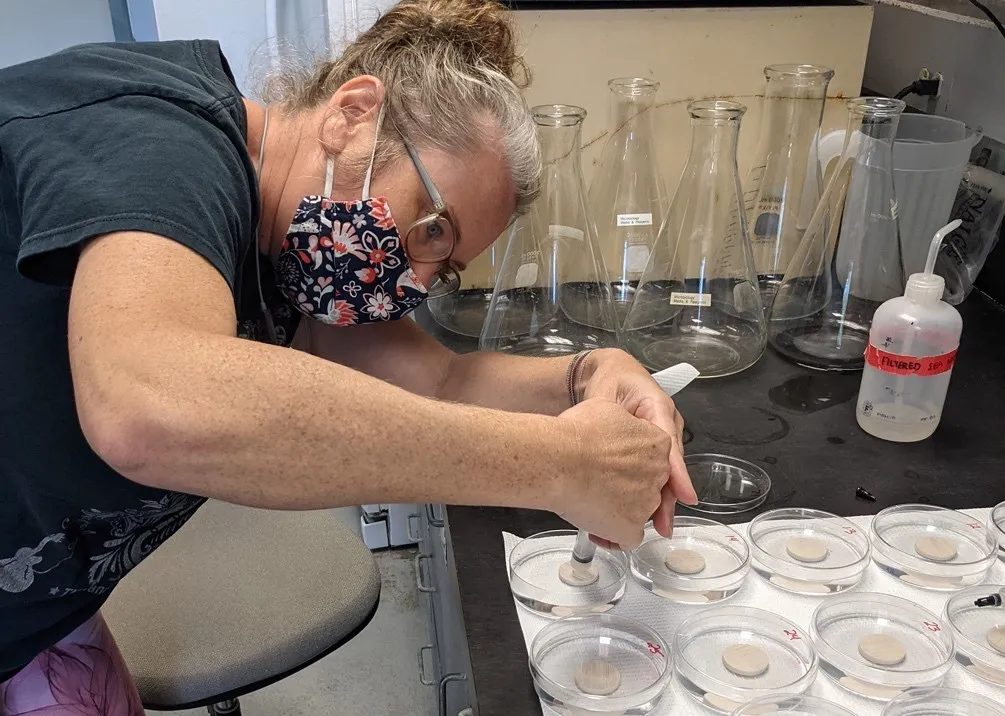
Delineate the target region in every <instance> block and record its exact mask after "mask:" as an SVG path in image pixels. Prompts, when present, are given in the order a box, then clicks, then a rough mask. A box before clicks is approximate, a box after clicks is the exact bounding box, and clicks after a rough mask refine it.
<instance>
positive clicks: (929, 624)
mask: <svg viewBox="0 0 1005 716" xmlns="http://www.w3.org/2000/svg"><path fill="white" fill-rule="evenodd" d="M921 623H922V624H924V625H925V628H926V629H928V631H942V627H940V626H939V625H938V624H936V623H935V622H921Z"/></svg>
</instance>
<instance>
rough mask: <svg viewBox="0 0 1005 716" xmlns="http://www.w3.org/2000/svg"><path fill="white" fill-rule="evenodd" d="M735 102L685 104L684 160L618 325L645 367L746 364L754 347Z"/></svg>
mask: <svg viewBox="0 0 1005 716" xmlns="http://www.w3.org/2000/svg"><path fill="white" fill-rule="evenodd" d="M745 111H746V108H745V107H744V106H743V105H742V104H739V103H737V102H728V101H724V100H703V101H698V102H692V103H691V104H689V105H688V112H689V113H690V115H691V149H690V152H689V153H688V158H687V163H686V165H685V167H684V172H683V174H682V175H681V179H680V184H679V185H678V187H677V193H676V194H675V195H674V198H673V202H672V203H671V204H670V209H669V211H668V212H667V216H666V220H665V221H664V222H663V226H662V228H661V229H660V234H659V238H658V240H657V241H656V245H655V246H654V247H653V252H652V255H651V256H650V258H649V264H648V265H647V266H646V270H645V272H644V273H643V275H642V278H641V280H640V281H639V287H638V289H637V291H636V293H635V300H634V301H633V302H632V305H631V308H630V309H629V311H628V316H627V317H626V319H625V323H624V326H623V329H622V330H623V338H624V341H625V346H626V347H627V348H628V350H629V351H630V352H631V353H632V355H634V356H635V357H636V358H637V359H638V360H639V361H640V362H641V363H642V364H643V365H645V366H646V368H648V369H649V370H652V371H656V370H662V369H663V368H667V367H669V366H672V365H675V364H677V363H681V362H685V363H690V364H691V365H693V366H694V367H695V368H697V369H698V370H699V371H700V372H701V377H702V378H714V377H718V376H723V375H730V374H732V373H737V372H739V371H741V370H743V369H744V368H747V367H749V366H751V365H753V364H754V363H755V362H756V361H757V359H758V358H759V357H760V356H761V354H762V353H763V352H764V346H765V341H766V335H767V334H766V330H765V317H764V311H763V309H762V308H761V297H760V293H759V292H758V289H757V275H756V274H755V273H754V259H753V256H752V254H751V249H750V239H749V237H748V235H747V218H746V214H745V212H744V210H743V202H742V199H741V189H740V179H739V171H738V170H737V166H736V143H737V138H738V136H739V133H740V119H741V118H742V117H743V113H744V112H745Z"/></svg>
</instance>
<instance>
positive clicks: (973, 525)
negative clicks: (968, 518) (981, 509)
mask: <svg viewBox="0 0 1005 716" xmlns="http://www.w3.org/2000/svg"><path fill="white" fill-rule="evenodd" d="M967 527H969V528H970V529H972V530H979V529H980V528H981V527H983V525H982V524H981V523H980V522H971V523H969V524H968V525H967Z"/></svg>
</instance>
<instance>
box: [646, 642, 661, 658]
mask: <svg viewBox="0 0 1005 716" xmlns="http://www.w3.org/2000/svg"><path fill="white" fill-rule="evenodd" d="M646 646H648V647H649V653H650V654H659V655H660V656H663V652H662V651H660V646H659V644H650V643H649V642H646Z"/></svg>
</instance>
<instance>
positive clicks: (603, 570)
mask: <svg viewBox="0 0 1005 716" xmlns="http://www.w3.org/2000/svg"><path fill="white" fill-rule="evenodd" d="M576 535H577V532H576V530H553V531H550V532H539V533H538V534H535V535H531V536H530V537H527V538H526V539H524V540H521V541H520V542H518V543H517V544H516V546H515V547H513V550H512V551H511V552H510V555H509V583H510V589H511V590H512V592H513V597H514V598H515V599H516V601H517V603H518V604H520V605H521V606H523V607H525V608H526V609H529V610H530V611H532V612H534V613H536V614H540V615H542V616H547V617H567V616H571V615H574V614H585V613H591V612H593V613H600V612H606V611H607V610H609V609H610V608H611V607H613V606H614V605H615V604H617V603H618V601H619V600H620V599H621V597H622V596H624V593H625V586H626V585H627V583H628V557H627V555H625V554H624V553H623V552H616V551H609V550H606V549H603V548H598V549H597V551H596V554H595V555H594V558H593V562H592V563H591V564H590V565H589V567H588V568H586V569H585V570H584V572H585V575H584V576H588V577H589V578H584V579H582V580H580V582H579V583H577V582H575V581H573V582H572V583H570V580H568V579H564V580H563V579H562V570H563V569H566V568H568V566H569V565H570V559H571V557H572V548H573V545H574V544H575V542H576Z"/></svg>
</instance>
